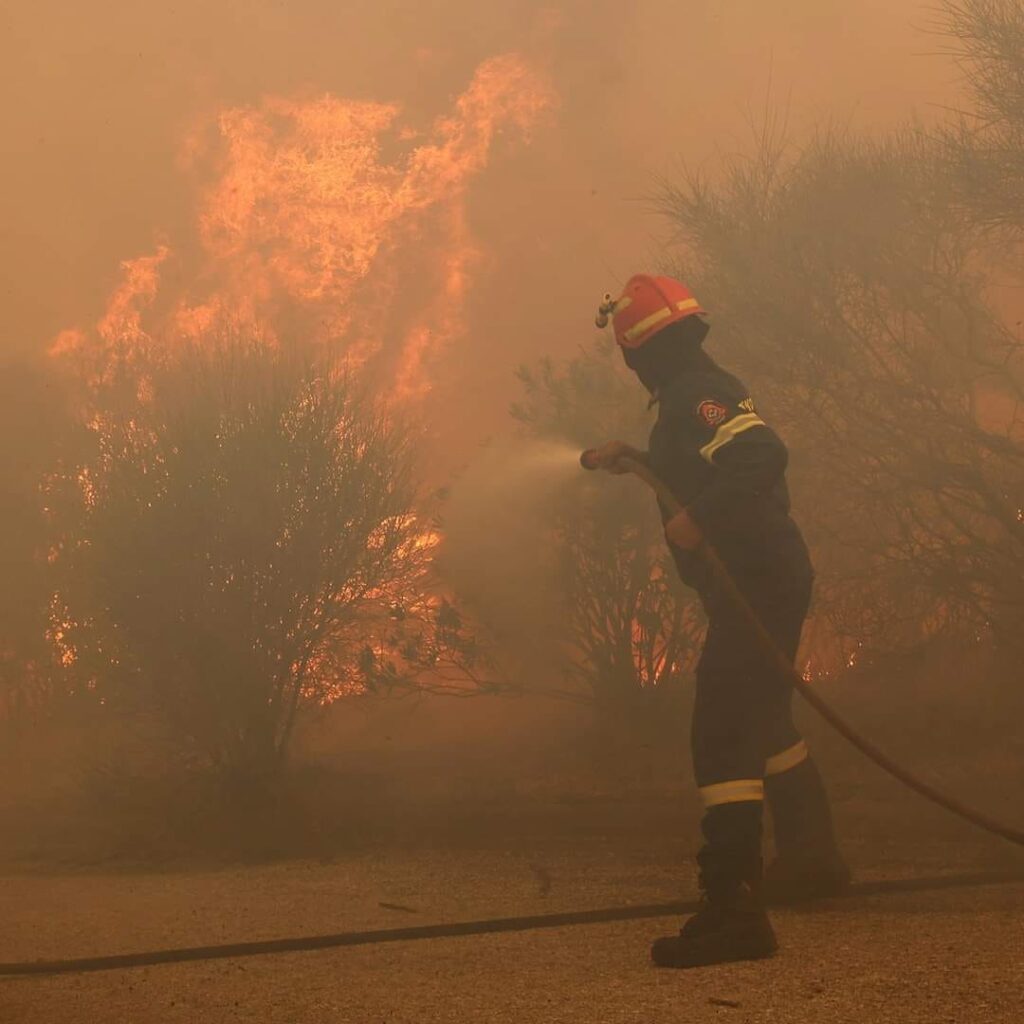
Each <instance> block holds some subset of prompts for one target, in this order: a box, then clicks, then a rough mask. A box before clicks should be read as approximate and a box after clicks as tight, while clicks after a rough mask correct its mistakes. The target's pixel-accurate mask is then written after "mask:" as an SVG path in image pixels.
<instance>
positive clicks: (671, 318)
mask: <svg viewBox="0 0 1024 1024" xmlns="http://www.w3.org/2000/svg"><path fill="white" fill-rule="evenodd" d="M704 312H705V310H704V309H702V308H701V305H700V303H699V302H698V301H697V300H696V299H695V298H694V297H693V292H691V291H690V289H689V288H687V287H686V285H685V284H683V283H682V281H676V280H675V279H674V278H671V277H654V276H653V275H651V274H634V275H633V276H632V277H631V278H630V279H629V281H628V282H627V283H626V287H625V288H624V289H623V291H622V294H621V295H620V296H619V297H618V298H617V299H613V298H612V296H611V294H608V295H606V296H605V297H604V302H602V303H601V308H600V309H599V310H598V313H597V319H596V320H595V323H596V324H597V326H598V327H607V326H608V320H609V317H610V318H611V322H612V328H613V329H614V331H615V340H616V341H617V342H618V343H619V345H621V346H622V347H623V348H639V347H640V346H641V345H643V344H644V342H646V341H648V340H649V339H650V338H651V337H652V336H653V335H655V334H657V333H658V331H660V330H661V329H662V328H664V327H668V325H669V324H674V323H676V322H677V321H679V320H683V319H685V318H686V317H688V316H693V315H694V314H695V313H704Z"/></svg>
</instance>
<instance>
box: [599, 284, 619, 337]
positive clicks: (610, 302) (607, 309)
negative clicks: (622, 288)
mask: <svg viewBox="0 0 1024 1024" xmlns="http://www.w3.org/2000/svg"><path fill="white" fill-rule="evenodd" d="M617 305H618V300H617V299H613V298H612V295H611V292H605V294H604V299H603V300H602V302H601V305H600V306H599V307H598V310H597V316H596V317H594V325H595V326H597V327H600V328H602V329H603V328H605V327H607V326H608V321H609V319H610V318H611V315H612V313H614V312H615V307H616V306H617Z"/></svg>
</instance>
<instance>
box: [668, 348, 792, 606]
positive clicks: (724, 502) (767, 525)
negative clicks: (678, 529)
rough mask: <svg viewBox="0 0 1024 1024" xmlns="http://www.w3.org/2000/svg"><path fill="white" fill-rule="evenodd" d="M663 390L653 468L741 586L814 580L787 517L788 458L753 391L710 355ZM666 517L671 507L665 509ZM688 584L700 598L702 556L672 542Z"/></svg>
mask: <svg viewBox="0 0 1024 1024" xmlns="http://www.w3.org/2000/svg"><path fill="white" fill-rule="evenodd" d="M699 357H700V358H699V359H694V360H693V362H692V363H691V364H690V366H689V367H687V368H686V369H683V370H682V372H678V373H675V374H673V376H672V377H671V379H670V380H669V381H668V382H667V383H666V384H665V385H664V386H663V387H661V388H659V390H658V407H659V411H658V420H657V422H656V423H655V425H654V428H653V429H652V431H651V437H650V443H649V451H648V460H649V463H650V467H651V469H652V470H653V471H654V472H655V473H656V474H657V475H658V476H659V477H661V479H662V480H664V482H665V483H666V484H667V485H668V487H669V488H670V490H671V491H672V493H673V494H674V495H675V496H676V498H677V499H678V500H679V501H680V502H681V503H682V504H683V505H684V506H686V508H687V509H688V511H689V513H690V515H691V516H692V517H693V519H694V521H695V522H696V523H697V525H698V526H699V527H700V528H701V530H702V531H703V532H704V535H705V537H706V538H707V540H708V542H709V543H710V544H711V545H712V546H713V547H714V548H715V550H716V551H717V552H718V554H719V555H720V556H721V558H722V559H723V561H724V562H725V563H726V565H727V566H728V568H729V569H730V571H731V572H732V573H733V575H734V576H735V577H736V578H737V581H738V582H741V581H744V580H747V581H749V582H750V583H752V584H755V583H757V582H758V581H761V582H764V583H766V584H769V585H772V586H773V587H774V585H779V586H781V587H785V586H786V584H787V582H793V583H799V582H802V581H805V580H808V579H809V578H810V576H811V564H810V558H809V556H808V553H807V547H806V545H805V544H804V541H803V537H802V536H801V534H800V530H799V528H798V527H797V525H796V523H794V522H793V520H792V519H791V518H790V515H789V491H788V489H787V487H786V479H785V471H786V463H787V459H788V455H787V452H786V447H785V445H784V444H783V443H782V441H781V440H780V439H779V437H778V435H777V434H776V433H775V432H774V431H773V430H772V429H771V428H770V427H768V426H767V425H766V424H765V422H764V421H763V420H762V419H761V417H760V416H759V415H758V412H757V407H756V406H755V404H754V402H753V400H752V399H751V397H750V394H749V392H748V391H747V389H746V387H744V385H743V384H742V383H741V382H740V381H739V380H738V379H737V378H736V377H734V376H733V375H732V374H730V373H727V372H726V371H725V370H723V369H721V367H719V366H718V365H717V364H716V363H714V361H713V360H712V359H711V358H710V357H708V356H706V355H705V354H704V353H703V352H700V353H699ZM662 511H663V514H664V511H665V510H664V509H663V510H662ZM672 554H673V556H674V558H675V561H676V565H677V567H678V569H679V574H680V576H681V577H682V579H683V582H685V583H687V584H689V585H690V586H692V587H695V588H696V589H697V590H698V591H701V592H702V594H703V593H704V592H705V591H706V589H707V587H708V585H709V583H710V580H709V579H708V578H707V574H706V571H705V570H704V569H703V567H702V563H701V562H700V560H699V559H698V558H696V557H695V556H694V555H693V554H691V553H689V552H685V551H682V550H680V549H678V548H676V547H675V546H672Z"/></svg>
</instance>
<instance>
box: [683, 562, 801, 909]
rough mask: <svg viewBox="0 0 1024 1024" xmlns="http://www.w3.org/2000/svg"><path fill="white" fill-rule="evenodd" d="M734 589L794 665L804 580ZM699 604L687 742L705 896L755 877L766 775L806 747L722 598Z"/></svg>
mask: <svg viewBox="0 0 1024 1024" xmlns="http://www.w3.org/2000/svg"><path fill="white" fill-rule="evenodd" d="M736 583H737V585H738V586H739V588H740V590H741V591H742V592H743V593H744V595H745V596H746V598H747V600H748V601H749V602H750V605H751V607H752V608H753V610H754V611H755V613H756V614H757V615H758V617H759V618H760V620H761V622H762V623H763V625H764V626H765V628H766V629H767V631H768V633H769V634H770V635H771V636H772V638H773V639H774V640H775V642H776V643H777V644H778V646H779V647H780V648H781V650H782V651H783V653H785V655H786V657H787V658H789V659H790V660H792V659H794V658H795V657H796V651H797V647H798V646H799V643H800V633H801V630H802V628H803V623H804V619H805V617H806V615H807V609H808V605H809V603H810V597H811V575H810V573H809V572H803V571H797V572H795V573H792V574H787V573H780V574H777V575H773V576H770V577H769V576H757V577H755V576H747V577H743V576H738V577H737V578H736ZM702 598H703V600H704V606H705V610H706V612H707V616H708V631H707V636H706V639H705V642H704V649H703V651H702V653H701V657H700V661H699V662H698V665H697V688H696V697H695V702H694V711H693V725H692V736H691V741H692V750H693V765H694V774H695V776H696V780H697V786H698V788H699V790H700V794H701V797H702V799H703V802H704V806H705V814H704V819H703V822H702V830H703V832H704V838H705V846H704V848H703V849H702V850H701V852H700V854H699V856H698V861H699V863H700V867H701V874H702V879H703V883H704V885H705V888H707V889H709V890H714V889H715V888H721V887H725V888H728V887H731V886H733V885H735V884H736V883H737V882H742V881H754V880H756V879H757V878H758V877H759V876H760V870H761V823H762V806H763V801H764V792H765V777H766V775H769V776H771V775H773V774H774V775H778V776H780V777H781V776H782V775H783V774H784V773H789V772H792V771H793V770H794V769H797V768H799V766H801V765H803V764H805V762H806V761H807V749H806V746H805V745H804V743H803V740H802V739H801V737H800V734H799V732H798V731H797V729H796V726H795V725H794V723H793V715H792V685H791V684H790V682H789V680H788V679H786V678H784V677H781V676H780V673H779V671H778V668H777V667H776V666H775V665H774V664H773V663H772V661H771V660H769V659H768V658H766V656H765V655H764V653H763V652H762V650H761V648H760V645H759V644H758V641H757V640H756V639H755V638H754V636H752V635H751V631H750V627H749V626H748V625H747V623H746V621H745V620H744V618H743V617H742V615H741V613H740V612H739V611H737V610H736V608H735V607H734V606H733V604H732V603H731V602H730V601H729V600H728V598H727V597H726V596H725V595H724V594H722V593H720V592H718V591H717V590H716V589H715V588H714V587H713V586H712V588H711V589H710V590H709V591H708V592H706V593H705V594H703V595H702ZM809 767H810V766H809V765H807V766H806V767H805V768H804V769H803V771H806V770H807V768H809Z"/></svg>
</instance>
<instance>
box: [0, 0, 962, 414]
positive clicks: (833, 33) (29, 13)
mask: <svg viewBox="0 0 1024 1024" xmlns="http://www.w3.org/2000/svg"><path fill="white" fill-rule="evenodd" d="M933 19H934V14H933V12H932V9H931V8H930V7H929V6H928V5H925V4H921V3H917V2H908V0H896V2H885V0H865V2H863V3H860V4H856V5H851V4H840V3H837V2H831V0H827V2H821V0H777V2H773V3H771V4H764V3H761V2H759V0H721V2H696V0H689V2H678V0H677V2H672V0H641V2H639V3H634V4H625V3H614V4H613V3H610V2H606V0H596V2H592V3H584V2H581V0H562V2H547V3H545V2H533V0H491V2H488V3H483V4H481V3H470V2H468V0H458V2H456V0H437V2H417V3H412V2H405V3H396V2H394V0H374V2H364V0H342V2H340V3H338V2H335V0H332V2H328V0H299V2H294V3H284V2H271V0H246V2H242V0H214V2H208V0H205V2H198V0H178V2H173V3H166V4H138V3H128V2H127V0H98V2H95V3H90V4H79V3H72V2H70V0H65V2H63V3H56V2H53V0H42V2H39V3H36V4H34V5H27V4H21V5H18V6H16V7H15V6H12V5H5V9H4V10H2V11H0V49H2V54H0V55H2V59H0V76H2V77H0V84H2V86H3V92H4V96H5V100H4V102H3V106H2V115H0V117H2V122H0V139H2V140H3V149H4V152H3V159H2V160H0V178H2V186H3V187H2V188H0V210H2V214H0V219H2V223H3V226H4V240H5V243H6V244H5V245H4V246H3V248H2V250H0V284H2V290H0V345H3V346H4V348H5V349H6V350H7V351H18V350H32V349H36V348H38V347H40V346H42V345H45V344H46V343H47V342H48V341H49V340H50V339H52V338H53V336H54V335H55V334H56V333H57V332H58V331H60V330H61V329H62V328H65V327H68V326H70V325H74V324H78V323H82V322H91V321H93V320H95V318H96V317H97V316H98V315H99V313H100V311H101V310H102V308H103V306H104V303H105V301H106V299H107V297H108V296H109V294H110V291H111V289H112V288H113V287H114V285H115V282H116V279H117V274H118V266H119V263H120V261H121V260H123V259H127V258H132V257H136V256H139V255H140V254H143V253H145V252H149V251H152V250H153V248H154V247H155V246H156V245H157V244H158V243H159V242H161V241H163V240H166V239H170V240H171V241H172V242H175V241H177V240H179V239H181V238H182V237H183V236H185V235H186V233H187V225H188V224H189V223H190V222H191V220H192V219H193V218H194V215H195V207H196V204H197V183H196V181H195V180H194V177H193V176H191V175H190V174H189V173H188V171H187V169H186V168H185V166H184V162H183V157H182V148H183V139H185V138H186V137H187V136H188V134H189V133H190V132H191V131H193V130H194V129H195V128H196V126H197V125H199V124H201V123H203V122H204V121H205V120H208V119H209V118H210V117H212V116H215V115H216V112H217V111H218V110H220V109H222V108H224V107H226V106H231V105H246V104H255V103H258V102H259V101H260V100H261V99H262V98H263V97H265V96H268V95H279V96H299V97H303V96H316V95H319V94H322V93H324V92H329V93H332V94H335V95H338V96H342V97H346V98H355V99H372V100H383V101H394V102H397V103H399V104H400V105H401V106H402V108H403V111H404V118H405V120H407V121H413V122H415V121H421V122H423V123H429V122H430V121H431V120H432V119H434V118H435V117H437V116H438V115H439V114H443V113H445V112H446V111H447V110H448V109H449V107H450V105H451V102H452V98H453V97H454V96H455V95H457V94H458V93H459V92H460V91H461V90H463V89H464V88H465V87H466V83H467V82H468V81H469V80H470V78H471V77H472V74H473V71H474V69H475V68H476V67H477V66H478V65H479V64H480V63H481V62H482V61H483V60H485V59H487V58H488V57H491V56H494V55H495V54H501V53H505V52H510V51H517V52H520V53H522V54H523V55H524V56H525V57H526V58H528V59H529V60H530V61H531V62H532V63H534V64H536V65H538V66H539V67H540V68H542V69H543V70H544V71H545V72H546V73H547V74H548V75H549V76H550V78H551V80H552V82H553V85H554V88H555V90H556V92H557V94H558V96H559V102H560V106H559V109H558V111H557V112H556V114H555V115H554V117H553V118H551V119H550V120H549V121H548V122H547V123H546V124H545V125H543V126H541V127H540V128H538V130H537V131H536V133H535V134H534V137H533V139H532V141H531V142H530V143H529V144H527V145H519V144H516V145H514V146H513V145H511V144H510V145H508V146H507V147H506V149H505V151H501V150H500V148H499V151H498V152H497V153H496V154H495V156H494V159H493V160H492V161H491V165H490V166H489V167H488V168H487V170H486V172H485V173H483V174H482V175H481V176H480V178H479V180H478V181H476V182H475V183H474V186H473V190H472V193H471V196H470V199H469V213H470V220H471V223H470V228H471V230H472V232H473V234H474V236H475V238H476V239H477V240H478V241H479V243H480V249H481V253H482V257H483V258H482V263H481V265H480V267H479V269H478V271H477V274H476V279H475V282H474V287H473V289H472V292H471V295H470V298H469V300H468V311H467V312H468V331H467V334H466V337H465V338H464V339H462V341H460V342H459V346H458V351H457V352H456V353H455V357H454V358H452V359H451V360H450V362H449V368H448V371H447V375H446V379H445V382H444V389H445V390H446V393H447V396H448V397H451V398H456V397H457V398H458V400H459V401H460V403H461V404H462V407H463V408H464V410H465V413H466V416H467V417H468V418H470V419H473V420H474V421H478V422H479V423H480V424H481V428H482V433H486V431H487V430H489V429H493V428H495V427H496V425H497V424H498V421H499V418H500V417H501V416H503V414H504V409H505V406H506V404H507V401H508V398H509V396H510V394H511V393H512V391H513V390H514V383H513V382H512V380H511V370H512V369H513V368H514V367H515V366H516V365H517V364H518V363H519V362H521V361H523V360H524V359H532V358H535V357H536V356H537V355H539V354H541V353H544V352H551V353H553V354H555V355H560V354H568V353H571V352H572V351H573V350H574V348H575V347H576V346H577V345H578V344H579V343H580V342H581V341H585V340H586V339H587V338H588V337H589V336H590V333H591V327H590V323H591V316H592V312H593V307H594V305H595V303H596V301H597V299H598V298H599V297H600V294H601V293H602V292H603V291H605V290H606V289H612V288H614V287H616V286H617V285H618V284H620V283H621V282H622V281H623V280H624V279H625V277H626V276H628V274H629V273H631V272H633V271H634V270H636V269H642V268H646V267H651V266H653V265H655V264H656V263H657V261H658V245H657V238H658V234H659V232H661V231H663V229H662V226H661V225H660V224H659V222H658V220H657V218H656V217H655V216H654V215H652V214H651V212H650V209H649V203H647V202H645V200H644V197H645V196H648V195H649V194H650V193H651V191H652V189H653V188H654V184H655V180H656V178H657V177H658V176H659V175H665V174H670V173H672V170H673V168H674V167H677V166H678V165H679V163H680V162H684V161H685V162H686V163H688V164H690V165H696V166H706V167H707V168H709V169H713V166H714V162H715V160H717V159H720V158H721V157H722V156H723V155H727V154H729V153H731V152H735V151H738V150H742V149H743V148H744V147H745V146H746V145H747V142H748V140H749V139H750V138H751V135H752V131H753V128H752V125H754V126H756V124H757V122H758V121H759V120H760V119H761V118H762V117H763V113H764V110H765V105H766V102H767V103H768V104H770V105H772V106H774V107H776V108H778V109H779V110H781V111H782V112H783V113H784V114H785V116H786V117H787V119H788V123H789V125H790V130H791V132H792V134H793V135H794V136H796V137H799V134H800V133H801V131H804V130H806V128H807V127H808V126H809V125H811V124H812V123H814V122H816V121H820V120H823V119H828V120H830V121H832V122H838V123H849V124H852V125H853V126H857V127H866V126H885V125H889V124H893V123H895V122H897V121H901V120H904V119H906V118H908V117H913V116H916V117H918V118H921V119H925V120H927V119H929V118H931V117H934V116H936V114H937V111H938V105H940V104H950V103H954V102H955V101H956V72H955V69H954V68H953V66H952V64H951V62H950V61H949V60H948V59H947V58H944V57H941V56H936V55H935V53H936V51H938V50H940V49H941V48H942V46H943V42H942V41H941V40H940V39H938V38H936V37H934V36H931V35H929V34H928V31H927V30H928V28H929V26H930V25H931V24H932V22H933Z"/></svg>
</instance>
